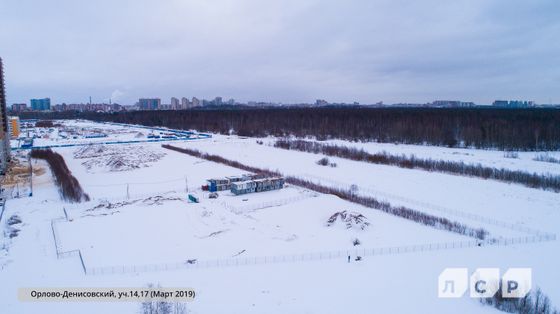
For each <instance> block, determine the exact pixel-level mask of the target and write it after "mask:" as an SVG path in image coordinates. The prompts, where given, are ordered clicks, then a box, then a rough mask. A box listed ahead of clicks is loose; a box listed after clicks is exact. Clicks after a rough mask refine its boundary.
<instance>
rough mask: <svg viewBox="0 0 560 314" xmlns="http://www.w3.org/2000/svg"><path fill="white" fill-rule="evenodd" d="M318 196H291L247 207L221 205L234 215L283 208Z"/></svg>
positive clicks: (314, 194)
mask: <svg viewBox="0 0 560 314" xmlns="http://www.w3.org/2000/svg"><path fill="white" fill-rule="evenodd" d="M317 196H318V194H317V193H313V194H311V193H310V194H305V195H297V196H292V197H287V198H282V199H278V200H272V201H267V202H261V203H255V204H248V205H244V206H233V205H231V204H228V203H225V202H223V203H222V205H223V206H224V207H225V208H226V209H228V210H230V211H232V212H235V213H243V212H251V211H255V210H258V209H263V208H268V207H275V206H283V205H287V204H290V203H294V202H298V201H302V200H305V199H308V198H311V197H317Z"/></svg>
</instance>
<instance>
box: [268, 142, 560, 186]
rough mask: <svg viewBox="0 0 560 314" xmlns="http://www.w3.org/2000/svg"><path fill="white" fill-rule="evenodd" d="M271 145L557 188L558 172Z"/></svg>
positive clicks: (311, 145)
mask: <svg viewBox="0 0 560 314" xmlns="http://www.w3.org/2000/svg"><path fill="white" fill-rule="evenodd" d="M274 147H277V148H283V149H288V150H297V151H302V152H310V153H315V154H325V155H328V156H334V157H340V158H346V159H351V160H356V161H365V162H368V163H374V164H382V165H390V166H397V167H401V168H417V169H423V170H427V171H436V172H443V173H450V174H458V175H464V176H472V177H479V178H483V179H492V180H498V181H503V182H508V183H509V182H511V183H519V184H523V185H525V186H528V187H531V188H540V189H545V190H552V191H555V192H560V176H558V175H551V174H547V175H542V174H537V173H529V172H526V171H519V170H508V169H504V168H501V169H497V168H492V167H484V166H482V165H481V164H476V165H473V164H466V163H464V162H462V161H447V160H434V159H429V158H428V159H424V158H418V157H416V156H414V155H410V156H406V155H391V154H389V153H387V152H380V153H374V154H371V153H368V152H366V151H364V150H363V149H358V148H355V147H347V146H339V145H331V144H323V143H319V142H312V141H304V140H291V139H279V140H277V141H276V142H275V143H274Z"/></svg>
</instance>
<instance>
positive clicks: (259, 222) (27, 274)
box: [0, 121, 560, 313]
mask: <svg viewBox="0 0 560 314" xmlns="http://www.w3.org/2000/svg"><path fill="white" fill-rule="evenodd" d="M84 124H87V125H90V126H92V125H95V127H98V128H100V129H103V128H106V127H109V128H113V127H116V126H108V125H102V124H94V123H91V122H75V121H66V122H65V125H67V126H73V125H76V126H81V125H84ZM118 127H119V128H124V129H126V127H122V126H118ZM126 134H128V133H127V132H124V131H123V132H122V134H121V137H119V136H118V135H115V139H121V138H126V137H127V136H129V135H126ZM89 140H91V139H82V143H83V142H84V141H89ZM266 141H271V139H267V140H266ZM78 142H79V141H78ZM341 143H342V142H338V144H341ZM346 144H347V145H356V143H346ZM172 145H176V146H180V147H189V148H196V149H199V150H201V151H204V152H208V153H212V154H217V155H221V156H223V157H225V158H229V159H234V160H238V161H240V162H242V163H244V164H248V165H251V166H256V167H261V168H268V169H272V170H277V171H279V172H282V173H283V174H286V175H294V176H300V177H306V178H309V179H310V180H314V181H316V182H321V183H322V184H325V185H333V186H334V185H336V186H347V185H350V184H356V185H357V186H358V193H363V194H364V195H370V196H375V197H378V198H381V199H386V200H388V201H389V202H391V203H393V204H397V205H399V204H400V205H406V206H408V207H411V208H414V209H418V210H422V211H425V212H429V213H432V214H435V215H438V216H445V217H448V218H450V219H453V220H457V221H460V222H463V223H465V224H468V225H470V226H476V227H478V226H480V227H484V228H486V229H487V230H489V231H490V233H491V236H493V237H497V238H500V237H504V238H508V237H518V236H523V232H521V231H516V230H512V229H508V228H502V227H498V226H496V225H495V224H490V223H485V222H484V221H483V220H476V219H469V218H466V217H465V216H464V215H463V216H461V215H456V214H453V213H452V212H451V211H452V210H456V211H460V212H461V213H470V214H476V215H477V217H484V218H488V219H497V220H500V221H503V222H506V223H509V224H512V225H515V226H523V227H529V228H531V229H536V230H540V231H543V232H551V233H560V232H559V231H560V228H559V227H558V226H559V223H560V212H559V211H558V209H559V208H560V206H559V204H560V194H558V193H554V192H550V191H541V190H536V189H530V188H526V187H523V186H520V185H516V184H505V183H500V182H495V181H488V180H480V179H475V178H468V177H460V176H453V175H445V174H438V173H429V172H425V171H421V170H410V169H400V168H396V167H390V166H381V165H372V164H366V163H360V162H354V161H349V160H344V159H339V158H330V159H331V160H332V161H334V162H336V163H337V167H335V168H331V167H324V166H319V165H317V164H316V161H317V160H318V159H320V158H321V157H322V156H320V155H315V154H309V153H302V152H295V151H286V150H281V149H276V148H274V147H271V146H269V145H266V143H265V144H264V145H259V144H257V143H256V141H255V139H244V138H239V137H236V136H220V135H214V136H213V138H211V139H204V140H197V141H190V142H181V143H179V142H177V143H173V144H172ZM363 145H371V149H372V151H373V150H375V149H377V148H376V147H378V146H377V145H380V144H363ZM393 146H394V148H395V149H402V150H401V151H397V150H392V149H393V148H391V147H385V148H382V149H380V150H386V151H389V152H395V153H397V152H398V153H408V152H409V151H410V152H411V153H414V154H416V155H417V156H421V157H429V158H443V159H449V160H465V161H469V160H467V159H456V158H459V157H457V155H458V154H453V153H452V152H453V150H450V149H447V148H436V147H429V148H427V147H423V146H410V145H393ZM94 147H98V146H94ZM98 148H100V149H95V150H90V151H88V154H84V151H83V148H80V147H65V148H56V149H55V150H56V151H57V152H58V153H60V154H61V155H63V156H64V158H65V160H66V163H67V164H68V167H69V168H70V170H71V171H72V173H73V174H74V176H76V178H78V180H79V181H80V183H81V185H82V187H83V189H84V191H85V192H86V193H88V194H89V195H90V196H91V198H92V201H90V202H87V203H83V204H79V205H76V204H66V203H63V202H62V201H61V200H60V198H59V196H58V192H57V189H56V187H55V186H54V184H53V181H52V177H51V175H50V172H49V171H46V172H45V173H44V174H41V175H38V176H34V178H33V188H34V194H33V197H31V198H19V199H13V200H9V201H8V202H7V204H6V212H5V213H4V218H2V221H1V223H0V227H1V228H2V230H3V231H5V230H7V227H8V226H7V225H6V223H5V222H6V220H7V219H8V218H9V217H11V216H13V215H18V216H19V217H21V219H22V223H21V224H18V225H16V226H17V228H18V229H20V232H19V234H18V236H17V237H14V238H12V239H7V238H5V237H4V236H5V232H2V237H3V238H0V240H1V242H0V265H1V267H0V282H1V283H2V284H0V304H2V310H1V312H2V313H36V312H39V311H40V312H42V313H78V312H79V313H99V312H102V311H104V312H107V313H117V312H118V313H136V312H137V311H138V309H139V305H138V304H137V303H133V302H131V303H95V302H94V303H21V302H19V301H18V300H17V298H16V295H17V288H19V287H142V286H145V285H146V284H148V283H156V284H157V283H159V284H161V285H162V286H166V287H172V286H174V287H192V288H194V289H195V290H196V291H197V298H196V299H195V300H194V301H193V302H191V303H189V304H188V309H189V311H190V312H191V313H208V312H210V313H216V312H218V313H221V312H230V313H341V312H352V313H372V312H391V313H411V312H429V313H449V312H457V311H459V312H465V313H491V312H494V313H497V312H496V311H495V310H494V309H492V308H490V307H485V306H482V305H480V304H479V303H478V302H477V301H476V300H475V299H470V298H468V297H467V296H465V297H463V298H460V299H439V298H438V297H437V278H438V275H439V273H440V272H441V271H443V269H444V268H446V267H468V268H469V271H471V272H472V271H474V270H475V269H476V268H478V267H499V268H500V269H501V271H502V273H503V272H505V271H506V270H507V268H510V267H531V268H532V269H533V285H534V286H539V287H541V288H542V289H543V291H544V292H545V293H546V294H547V295H548V296H549V297H550V298H551V301H552V303H553V304H555V305H556V307H559V305H560V286H558V280H557V278H560V270H559V269H558V268H557V261H558V257H559V254H558V252H560V245H559V244H558V241H550V242H540V243H532V244H518V245H511V246H483V247H472V248H463V249H451V250H439V251H427V252H412V253H406V254H394V255H380V256H366V257H364V259H363V260H362V261H359V262H356V261H352V262H351V263H348V262H347V260H346V256H343V258H325V259H315V260H313V261H305V262H300V261H297V262H289V263H275V264H270V263H267V264H262V263H258V264H256V265H247V266H218V267H204V268H192V269H178V270H171V271H156V272H140V271H138V272H127V273H123V272H120V271H114V272H113V273H112V274H105V275H92V274H89V275H85V274H84V273H83V268H82V265H81V263H80V259H79V257H77V256H69V257H66V258H60V259H59V258H57V254H56V246H55V242H54V239H53V229H51V223H52V220H55V222H54V223H52V224H53V225H54V228H55V233H56V234H57V238H58V246H59V248H58V249H59V251H71V250H80V251H81V253H82V255H83V260H84V263H85V266H86V267H87V268H91V269H94V268H102V267H117V268H118V267H119V266H122V267H132V266H135V265H147V264H162V265H164V264H166V263H182V262H183V263H184V262H185V261H186V260H189V259H197V260H212V259H223V258H230V259H231V258H239V259H241V258H252V257H259V256H279V255H289V254H306V253H315V252H326V251H349V252H352V250H353V249H355V248H356V247H354V245H353V241H354V239H356V238H358V239H359V240H360V242H361V244H360V246H359V247H360V248H378V247H389V246H401V245H413V244H428V243H439V242H452V241H465V240H466V241H468V240H470V239H469V238H467V237H464V236H459V235H456V234H453V233H450V232H446V231H442V230H436V229H433V228H429V227H425V226H422V225H419V224H417V223H414V222H410V221H407V220H403V219H401V218H396V217H393V216H389V215H387V214H384V213H381V212H379V211H375V210H373V209H370V208H365V207H362V206H358V205H356V204H353V203H350V202H347V201H343V200H341V199H338V198H337V197H334V196H332V195H324V194H317V193H314V192H311V191H308V190H305V189H302V188H299V187H295V186H288V187H286V188H285V189H282V190H278V191H268V192H262V193H255V194H247V195H243V196H234V195H233V194H231V193H230V192H227V191H226V192H220V193H219V197H218V198H217V199H209V198H208V193H207V192H203V191H202V190H201V189H200V186H201V185H202V184H204V183H205V180H206V179H208V178H212V177H223V176H229V175H239V174H242V173H243V171H241V170H239V169H235V168H232V167H228V166H225V165H221V164H216V163H213V162H208V161H205V160H201V159H197V158H194V157H191V156H188V155H185V154H181V153H178V152H175V151H170V150H165V149H163V148H162V147H161V145H160V144H158V143H144V144H125V145H115V146H112V147H111V148H110V150H105V149H104V148H101V147H100V146H99V147H98ZM81 149H82V150H81ZM369 149H370V148H368V150H369ZM458 151H461V152H463V151H464V152H467V150H458ZM92 152H93V153H92ZM95 152H99V153H100V154H95ZM107 152H110V154H108V153H107ZM468 152H469V153H470V154H472V156H477V157H476V158H480V160H478V161H476V162H484V163H487V164H488V165H492V163H495V164H494V165H501V164H502V163H504V162H509V161H510V160H509V159H505V158H504V157H503V153H499V152H491V151H478V150H468ZM492 154H493V155H492ZM523 154H525V153H520V158H519V160H518V159H515V160H514V161H520V160H523V158H522V157H521V156H523ZM527 154H534V153H527ZM107 156H110V158H109V157H107ZM465 156H467V155H465ZM76 157H78V158H76ZM155 157H157V158H155ZM461 158H462V157H461ZM502 159H505V161H503V160H502ZM526 159H527V160H526V164H527V167H528V168H527V169H525V170H530V171H541V170H542V169H540V168H539V167H540V166H541V164H544V163H542V162H529V160H530V159H531V158H529V157H527V158H526ZM474 160H476V159H473V161H474ZM482 160H484V161H482ZM115 162H117V164H118V165H119V167H116V168H115V167H113V165H115ZM34 163H37V164H38V165H39V166H43V167H46V165H45V164H43V163H42V162H41V161H34ZM551 165H554V164H551ZM520 167H521V166H520ZM556 167H557V168H558V167H560V166H558V165H556ZM557 168H555V169H551V170H546V171H548V172H551V173H560V171H559V170H558V169H557ZM46 169H48V167H46ZM187 189H188V192H189V193H192V194H195V195H197V196H199V197H200V200H201V202H200V203H198V204H197V203H189V202H187V200H186V194H187ZM63 208H64V209H65V210H66V215H67V216H68V219H66V215H65V212H64V210H63ZM446 209H449V210H450V211H448V212H446V211H445V210H446ZM341 211H347V212H353V213H356V214H362V215H364V216H365V217H366V219H367V222H368V223H369V225H368V226H367V227H365V228H364V230H362V228H360V226H357V225H354V226H352V227H351V228H347V226H346V224H345V223H344V222H341V221H338V222H337V223H335V224H334V225H332V226H328V225H327V220H328V219H329V217H331V216H332V215H333V214H335V213H336V212H341ZM1 243H4V244H5V246H6V249H5V250H2V249H1V248H2V246H1ZM403 298H405V299H404V300H405V301H404V302H403ZM458 309H459V310H458Z"/></svg>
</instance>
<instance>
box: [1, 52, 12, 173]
mask: <svg viewBox="0 0 560 314" xmlns="http://www.w3.org/2000/svg"><path fill="white" fill-rule="evenodd" d="M9 161H10V135H9V132H8V115H7V113H6V90H5V89H4V65H3V63H2V58H0V172H2V173H3V172H5V171H6V168H7V167H8V162H9Z"/></svg>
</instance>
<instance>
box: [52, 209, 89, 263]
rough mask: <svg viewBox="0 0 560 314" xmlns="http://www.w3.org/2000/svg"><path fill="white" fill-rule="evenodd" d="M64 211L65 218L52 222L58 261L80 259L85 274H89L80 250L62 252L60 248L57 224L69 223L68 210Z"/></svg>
mask: <svg viewBox="0 0 560 314" xmlns="http://www.w3.org/2000/svg"><path fill="white" fill-rule="evenodd" d="M62 209H63V211H64V218H62V217H61V218H55V219H52V220H51V230H52V234H53V239H54V247H55V250H56V258H57V259H65V258H69V257H78V258H79V259H80V263H81V266H82V270H83V272H84V274H87V268H86V264H85V262H84V258H83V256H82V252H81V251H80V250H70V251H62V250H61V248H60V242H59V241H60V236H59V235H58V231H57V228H56V224H57V223H58V222H60V221H68V213H67V211H66V208H62Z"/></svg>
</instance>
